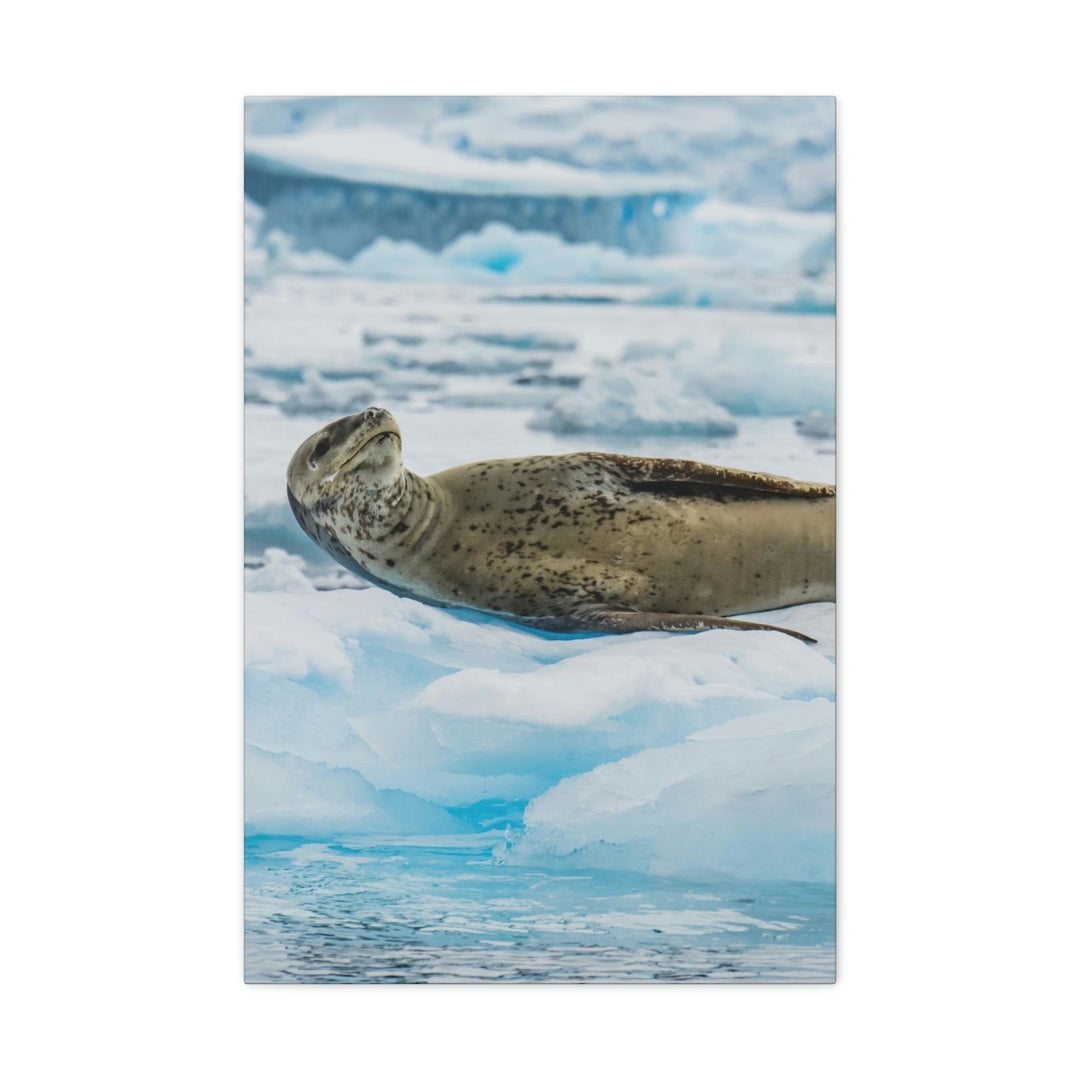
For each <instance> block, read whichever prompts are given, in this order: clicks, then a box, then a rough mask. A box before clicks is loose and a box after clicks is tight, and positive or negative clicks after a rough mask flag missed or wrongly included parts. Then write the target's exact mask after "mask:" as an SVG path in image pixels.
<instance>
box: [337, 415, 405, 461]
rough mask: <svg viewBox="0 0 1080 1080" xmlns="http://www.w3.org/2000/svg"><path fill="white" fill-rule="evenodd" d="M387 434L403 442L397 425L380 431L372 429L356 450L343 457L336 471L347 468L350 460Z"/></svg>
mask: <svg viewBox="0 0 1080 1080" xmlns="http://www.w3.org/2000/svg"><path fill="white" fill-rule="evenodd" d="M386 436H389V437H391V438H394V439H397V441H398V444H399V445H400V443H401V433H400V432H399V431H398V430H397V427H396V426H395V427H384V428H382V429H381V430H379V431H372V432H370V433H368V434H367V435H365V436H364V437H363V438H362V439H361V440H360V442H359V444H358V445H357V447H356V448H355V449H354V450H350V451H349V453H348V454H347V455H346V456H345V457H344V458H342V459H341V464H340V465H338V467H337V469H336V470H335V472H341V470H342V469H344V468H346V467H347V466H348V465H349V464H350V462H352V461H355V460H356V458H357V457H358V456H359V455H360V454H361V452H362V451H364V450H366V449H367V447H368V446H370V445H371V444H372V443H373V442H374V441H375V440H376V439H382V438H384V437H386Z"/></svg>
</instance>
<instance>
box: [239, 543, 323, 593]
mask: <svg viewBox="0 0 1080 1080" xmlns="http://www.w3.org/2000/svg"><path fill="white" fill-rule="evenodd" d="M244 589H245V591H246V592H314V591H315V586H314V585H313V584H312V583H311V582H310V581H309V580H308V578H307V577H306V576H305V574H304V560H303V559H302V558H301V557H300V556H299V555H290V554H289V553H288V552H286V551H283V550H282V549H281V548H267V549H266V551H265V552H264V554H263V558H262V559H261V560H254V561H253V563H252V565H250V566H248V565H245V567H244Z"/></svg>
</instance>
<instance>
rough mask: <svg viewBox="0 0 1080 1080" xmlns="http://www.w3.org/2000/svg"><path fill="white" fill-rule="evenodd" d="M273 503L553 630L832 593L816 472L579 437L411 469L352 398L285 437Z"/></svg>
mask: <svg viewBox="0 0 1080 1080" xmlns="http://www.w3.org/2000/svg"><path fill="white" fill-rule="evenodd" d="M289 502H290V505H291V506H292V508H293V512H294V514H295V515H296V517H297V520H298V521H299V522H300V525H301V526H302V528H303V529H304V531H305V532H306V533H307V534H308V535H309V536H310V537H311V538H312V539H313V540H314V541H315V542H316V543H317V544H319V545H320V546H321V547H322V548H323V549H324V550H326V551H327V552H328V553H329V554H330V555H332V556H333V557H334V558H335V559H337V560H338V561H339V562H341V563H342V564H343V565H345V566H347V567H348V568H349V569H350V570H353V571H354V572H356V573H358V574H360V575H361V576H363V577H365V578H367V579H369V580H371V581H373V582H374V583H376V584H378V585H381V586H383V587H384V588H388V589H390V590H392V591H393V592H395V593H398V594H399V595H404V596H410V597H413V598H415V599H418V600H422V601H425V602H427V603H432V604H437V605H440V606H447V607H462V608H472V609H475V610H479V611H484V612H489V613H491V614H495V615H499V616H502V617H504V618H507V619H511V620H513V621H516V622H520V623H524V624H527V625H531V626H535V627H538V628H542V629H546V630H550V631H554V632H570V633H572V632H581V631H597V630H599V631H603V632H608V633H625V632H628V631H632V630H641V629H661V630H682V631H688V630H702V629H709V628H711V627H716V626H726V627H730V628H732V629H779V628H778V627H769V626H765V625H763V624H760V623H746V622H739V621H736V620H732V619H730V618H728V616H730V615H734V614H740V613H742V612H748V611H762V610H768V609H770V608H778V607H786V606H789V605H792V604H799V603H809V602H812V601H818V600H832V599H834V598H835V490H834V488H832V487H831V486H828V485H817V484H805V483H802V482H800V481H795V480H789V479H787V478H784V477H774V476H770V475H768V474H763V473H750V472H743V471H740V470H733V469H724V468H720V467H717V466H712V465H705V464H703V463H700V462H693V461H675V460H668V459H658V458H637V457H630V456H626V455H620V454H600V453H579V454H566V455H559V456H538V457H527V458H510V459H500V460H494V461H481V462H476V463H474V464H471V465H462V466H458V467H457V468H453V469H448V470H446V471H445V472H441V473H437V474H435V475H433V476H428V477H421V476H417V475H415V474H414V473H412V472H410V471H408V470H407V469H406V468H405V467H404V465H403V464H402V461H401V437H400V432H399V431H398V428H397V425H396V423H394V420H393V418H392V417H391V416H390V414H389V413H388V412H386V411H385V410H383V409H369V410H367V411H365V412H364V413H360V414H358V415H357V416H353V417H345V418H343V419H342V420H338V421H335V422H334V423H333V424H330V425H328V426H327V427H326V428H324V429H323V430H322V431H320V432H317V433H316V434H315V435H313V436H311V438H309V439H308V440H306V441H305V442H304V443H303V444H302V445H301V446H300V448H299V449H298V450H297V452H296V454H295V455H294V457H293V460H292V462H291V463H290V466H289ZM784 632H785V633H791V634H793V636H796V637H803V635H799V634H795V633H794V632H793V631H784ZM804 640H809V639H804Z"/></svg>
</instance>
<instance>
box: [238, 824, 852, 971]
mask: <svg viewBox="0 0 1080 1080" xmlns="http://www.w3.org/2000/svg"><path fill="white" fill-rule="evenodd" d="M500 840H501V834H500V833H488V834H485V835H481V836H477V835H468V836H460V837H442V838H438V839H433V838H416V837H413V838H408V839H404V840H401V839H397V840H395V839H384V838H378V839H372V838H364V839H358V840H327V841H312V840H300V839H296V838H287V837H286V838H281V837H252V838H249V840H248V842H247V853H246V858H245V887H246V914H247V921H246V934H245V942H246V945H245V974H246V979H247V981H248V982H254V983H354V982H355V983H409V982H446V983H455V982H456V983H480V982H596V981H602V982H627V983H640V982H654V981H658V982H660V981H662V982H673V981H674V982H768V983H778V982H792V983H829V982H832V981H833V971H834V965H835V949H834V945H833V943H834V941H835V921H834V903H835V892H834V889H833V886H832V885H816V884H805V883H777V882H768V883H754V882H746V881H739V882H734V881H733V882H731V883H730V884H728V885H724V886H718V885H717V884H716V883H715V882H713V883H711V884H708V885H705V884H701V885H695V884H693V883H691V882H685V881H682V882H676V881H672V880H668V879H664V878H657V877H652V876H649V875H645V874H633V873H627V872H620V871H604V870H588V871H584V870H583V871H569V872H568V871H565V870H560V871H558V872H551V871H549V870H547V869H544V868H541V867H532V866H515V865H507V864H505V863H500V862H498V861H497V860H496V859H495V858H493V856H492V851H493V849H495V848H496V847H497V846H498V843H499V841H500Z"/></svg>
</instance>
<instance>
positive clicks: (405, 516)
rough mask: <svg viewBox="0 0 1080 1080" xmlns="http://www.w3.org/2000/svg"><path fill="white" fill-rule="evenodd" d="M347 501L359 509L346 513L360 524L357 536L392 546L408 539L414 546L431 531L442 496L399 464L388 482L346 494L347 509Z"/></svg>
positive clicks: (347, 506) (373, 542)
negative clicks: (354, 513) (398, 468)
mask: <svg viewBox="0 0 1080 1080" xmlns="http://www.w3.org/2000/svg"><path fill="white" fill-rule="evenodd" d="M349 502H354V505H355V507H356V509H357V510H359V513H357V514H356V515H355V517H353V515H352V514H351V513H350V514H349V517H350V518H351V519H352V520H354V521H356V522H357V524H359V525H360V528H359V529H358V535H357V538H358V539H360V540H363V541H366V542H367V544H368V545H371V544H377V545H384V544H390V545H393V546H395V547H397V546H399V545H401V544H402V542H403V541H407V543H408V547H409V548H410V549H415V548H416V546H417V545H418V544H420V543H422V541H423V540H424V538H425V537H426V536H427V535H428V534H429V533H430V532H431V529H432V526H433V524H434V522H435V520H436V518H437V515H438V512H439V509H440V504H441V498H440V493H439V491H438V489H437V488H436V487H435V485H434V484H432V483H431V482H430V481H429V480H427V479H425V478H424V477H422V476H417V475H416V474H415V473H412V472H409V470H408V469H406V468H404V467H402V468H401V469H400V470H399V471H398V473H397V475H396V476H395V477H394V479H393V480H391V481H390V482H389V483H388V484H383V485H380V486H379V487H378V488H373V489H366V488H365V489H362V490H359V491H355V492H351V493H348V494H346V495H345V497H344V498H343V500H342V505H343V506H344V507H345V509H346V510H350V509H352V508H350V507H349Z"/></svg>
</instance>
